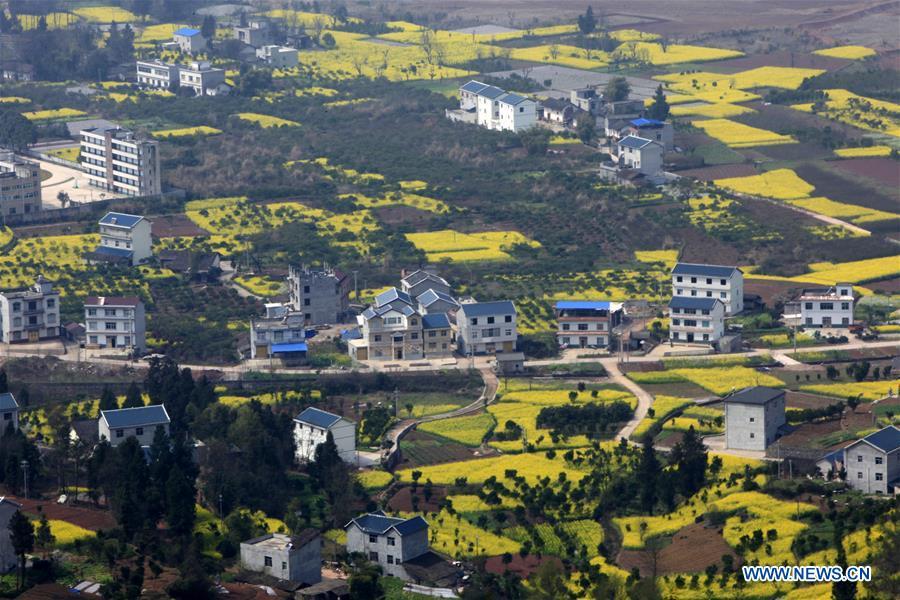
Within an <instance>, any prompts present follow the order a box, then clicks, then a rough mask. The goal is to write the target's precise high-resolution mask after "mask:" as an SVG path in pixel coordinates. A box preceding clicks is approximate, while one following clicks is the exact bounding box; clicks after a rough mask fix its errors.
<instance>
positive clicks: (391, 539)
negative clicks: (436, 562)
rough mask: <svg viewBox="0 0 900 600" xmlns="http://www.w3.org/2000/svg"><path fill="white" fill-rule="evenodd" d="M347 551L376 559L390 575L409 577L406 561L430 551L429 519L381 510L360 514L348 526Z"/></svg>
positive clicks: (346, 528) (346, 527)
mask: <svg viewBox="0 0 900 600" xmlns="http://www.w3.org/2000/svg"><path fill="white" fill-rule="evenodd" d="M344 529H345V530H346V531H347V552H348V553H350V554H354V553H359V554H362V555H363V556H365V557H366V558H367V559H368V560H369V561H370V562H373V563H376V564H378V565H379V566H381V568H382V569H383V570H384V573H385V574H386V575H391V576H394V577H399V578H400V579H404V580H409V579H411V577H410V576H409V575H408V574H407V572H406V571H405V570H404V568H403V565H404V564H405V563H406V562H407V561H409V560H412V559H414V558H416V557H418V556H421V555H423V554H425V553H427V552H428V523H427V522H426V521H425V519H423V518H422V517H419V516H415V517H412V518H410V519H398V518H395V517H388V516H387V515H385V514H384V513H383V512H381V511H378V512H374V513H369V514H366V515H362V516H360V517H356V518H355V519H352V520H351V521H350V522H349V523H347V524H346V525H345V526H344Z"/></svg>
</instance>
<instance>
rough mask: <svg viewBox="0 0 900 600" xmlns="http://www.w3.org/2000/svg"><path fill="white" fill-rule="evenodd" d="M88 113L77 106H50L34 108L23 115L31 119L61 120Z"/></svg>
mask: <svg viewBox="0 0 900 600" xmlns="http://www.w3.org/2000/svg"><path fill="white" fill-rule="evenodd" d="M86 114H87V113H86V112H84V111H83V110H78V109H77V108H50V109H46V110H34V111H28V112H23V113H22V116H23V117H25V118H26V119H28V120H29V121H59V120H64V119H74V118H75V117H83V116H85V115H86Z"/></svg>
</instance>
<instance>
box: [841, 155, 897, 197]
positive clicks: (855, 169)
mask: <svg viewBox="0 0 900 600" xmlns="http://www.w3.org/2000/svg"><path fill="white" fill-rule="evenodd" d="M834 166H835V167H837V168H838V169H840V170H842V171H847V172H848V173H852V174H854V175H858V176H860V177H867V178H869V179H873V180H875V181H876V182H878V183H880V184H883V185H887V186H891V187H892V188H893V189H895V190H896V189H900V162H897V161H896V160H894V159H892V158H852V159H849V160H838V161H835V162H834Z"/></svg>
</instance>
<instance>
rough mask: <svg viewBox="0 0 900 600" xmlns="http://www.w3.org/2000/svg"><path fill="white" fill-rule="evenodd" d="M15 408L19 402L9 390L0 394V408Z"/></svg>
mask: <svg viewBox="0 0 900 600" xmlns="http://www.w3.org/2000/svg"><path fill="white" fill-rule="evenodd" d="M17 408H19V403H18V402H16V399H15V397H14V396H13V395H12V394H10V393H9V392H6V393H4V394H0V410H15V409H17Z"/></svg>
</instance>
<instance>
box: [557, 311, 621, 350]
mask: <svg viewBox="0 0 900 600" xmlns="http://www.w3.org/2000/svg"><path fill="white" fill-rule="evenodd" d="M621 322H622V305H621V303H618V302H605V301H592V300H560V301H559V302H557V303H556V341H557V343H559V345H560V347H563V348H567V347H570V346H575V347H578V348H606V347H607V346H609V345H610V340H611V337H610V336H611V333H612V330H613V328H614V327H616V326H617V325H619V323H621Z"/></svg>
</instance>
